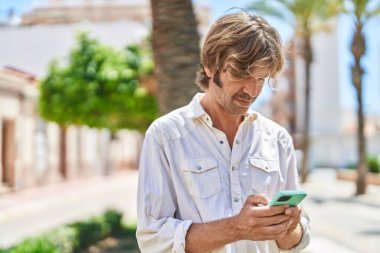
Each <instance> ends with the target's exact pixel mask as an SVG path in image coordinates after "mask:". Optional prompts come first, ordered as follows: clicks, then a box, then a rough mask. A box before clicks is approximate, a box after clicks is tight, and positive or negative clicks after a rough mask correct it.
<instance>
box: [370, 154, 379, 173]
mask: <svg viewBox="0 0 380 253" xmlns="http://www.w3.org/2000/svg"><path fill="white" fill-rule="evenodd" d="M367 164H368V170H369V171H370V172H373V173H380V162H379V159H378V158H377V157H376V156H373V155H372V156H368V157H367Z"/></svg>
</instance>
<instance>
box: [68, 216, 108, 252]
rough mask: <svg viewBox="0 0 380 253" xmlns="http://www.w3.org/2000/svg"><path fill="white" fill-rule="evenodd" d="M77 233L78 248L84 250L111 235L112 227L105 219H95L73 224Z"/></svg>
mask: <svg viewBox="0 0 380 253" xmlns="http://www.w3.org/2000/svg"><path fill="white" fill-rule="evenodd" d="M70 227H72V228H74V229H75V230H76V232H77V239H78V247H79V248H81V249H83V248H86V247H88V246H89V245H91V244H92V243H94V242H96V241H99V240H101V239H104V238H105V237H107V236H108V235H110V234H111V226H110V225H109V224H107V223H106V221H105V219H104V218H93V219H91V220H89V221H83V222H77V223H74V224H71V225H70Z"/></svg>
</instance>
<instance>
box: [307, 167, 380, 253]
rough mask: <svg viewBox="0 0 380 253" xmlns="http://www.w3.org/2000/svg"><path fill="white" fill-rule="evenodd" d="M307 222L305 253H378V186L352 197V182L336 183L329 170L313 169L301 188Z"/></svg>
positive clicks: (353, 185) (354, 188) (354, 187)
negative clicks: (308, 235) (308, 241)
mask: <svg viewBox="0 0 380 253" xmlns="http://www.w3.org/2000/svg"><path fill="white" fill-rule="evenodd" d="M302 188H304V189H305V190H306V191H307V192H308V193H309V195H308V197H307V198H306V200H305V202H304V207H305V209H306V210H307V212H308V214H309V216H310V219H311V231H312V242H311V244H310V246H309V247H308V248H307V250H306V252H307V253H317V252H318V253H319V252H323V253H329V252H331V253H333V252H334V253H354V252H357V253H362V252H365V253H379V252H380V243H379V242H380V226H379V225H380V187H379V186H374V185H369V186H368V188H367V194H366V195H363V196H354V194H355V191H356V185H355V183H354V182H349V181H341V180H336V174H335V171H334V170H333V169H318V170H315V171H314V172H313V173H312V174H311V175H310V176H309V179H308V182H307V183H305V184H303V185H302Z"/></svg>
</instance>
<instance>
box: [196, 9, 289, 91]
mask: <svg viewBox="0 0 380 253" xmlns="http://www.w3.org/2000/svg"><path fill="white" fill-rule="evenodd" d="M283 66H284V50H283V47H282V41H281V38H280V35H279V33H278V32H277V30H276V29H275V28H274V27H272V26H271V25H269V24H268V22H267V21H266V20H265V19H263V18H261V17H257V16H251V15H250V14H248V13H247V12H245V11H241V12H237V13H232V14H227V15H224V16H222V17H221V18H219V19H218V20H217V21H216V22H215V23H214V24H213V25H212V26H211V28H210V30H209V32H208V33H207V35H206V38H205V42H204V46H203V50H202V54H201V67H200V69H199V71H198V73H197V79H196V83H197V85H198V86H199V87H200V88H201V89H202V90H206V89H207V88H208V84H209V79H210V77H209V76H207V74H206V72H205V70H204V67H207V68H208V69H210V71H211V72H212V73H213V75H214V78H215V79H216V80H217V81H218V80H219V74H220V72H225V71H227V70H228V72H229V73H230V76H231V77H232V78H233V79H237V80H238V79H243V78H250V77H253V76H254V72H255V70H257V69H258V68H265V69H267V70H268V73H269V75H270V77H276V76H277V75H278V74H279V73H280V72H281V70H282V68H283ZM215 79H214V80H215ZM217 84H218V83H217ZM218 85H219V84H218Z"/></svg>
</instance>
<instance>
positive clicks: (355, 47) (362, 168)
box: [351, 18, 368, 195]
mask: <svg viewBox="0 0 380 253" xmlns="http://www.w3.org/2000/svg"><path fill="white" fill-rule="evenodd" d="M365 51H366V48H365V38H364V34H363V24H362V23H361V21H360V19H359V18H358V19H357V21H356V31H355V34H354V39H353V41H352V45H351V52H352V55H353V56H354V65H353V66H352V82H353V84H354V86H355V89H356V95H357V101H358V112H357V116H358V133H357V134H358V159H359V160H358V164H357V170H358V178H357V182H356V195H361V194H365V192H366V188H367V182H366V177H367V171H368V168H367V162H366V140H365V136H364V123H365V122H364V113H363V111H364V110H363V94H362V90H363V87H362V76H363V74H364V70H363V68H362V66H361V59H362V57H363V56H364V54H365Z"/></svg>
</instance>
